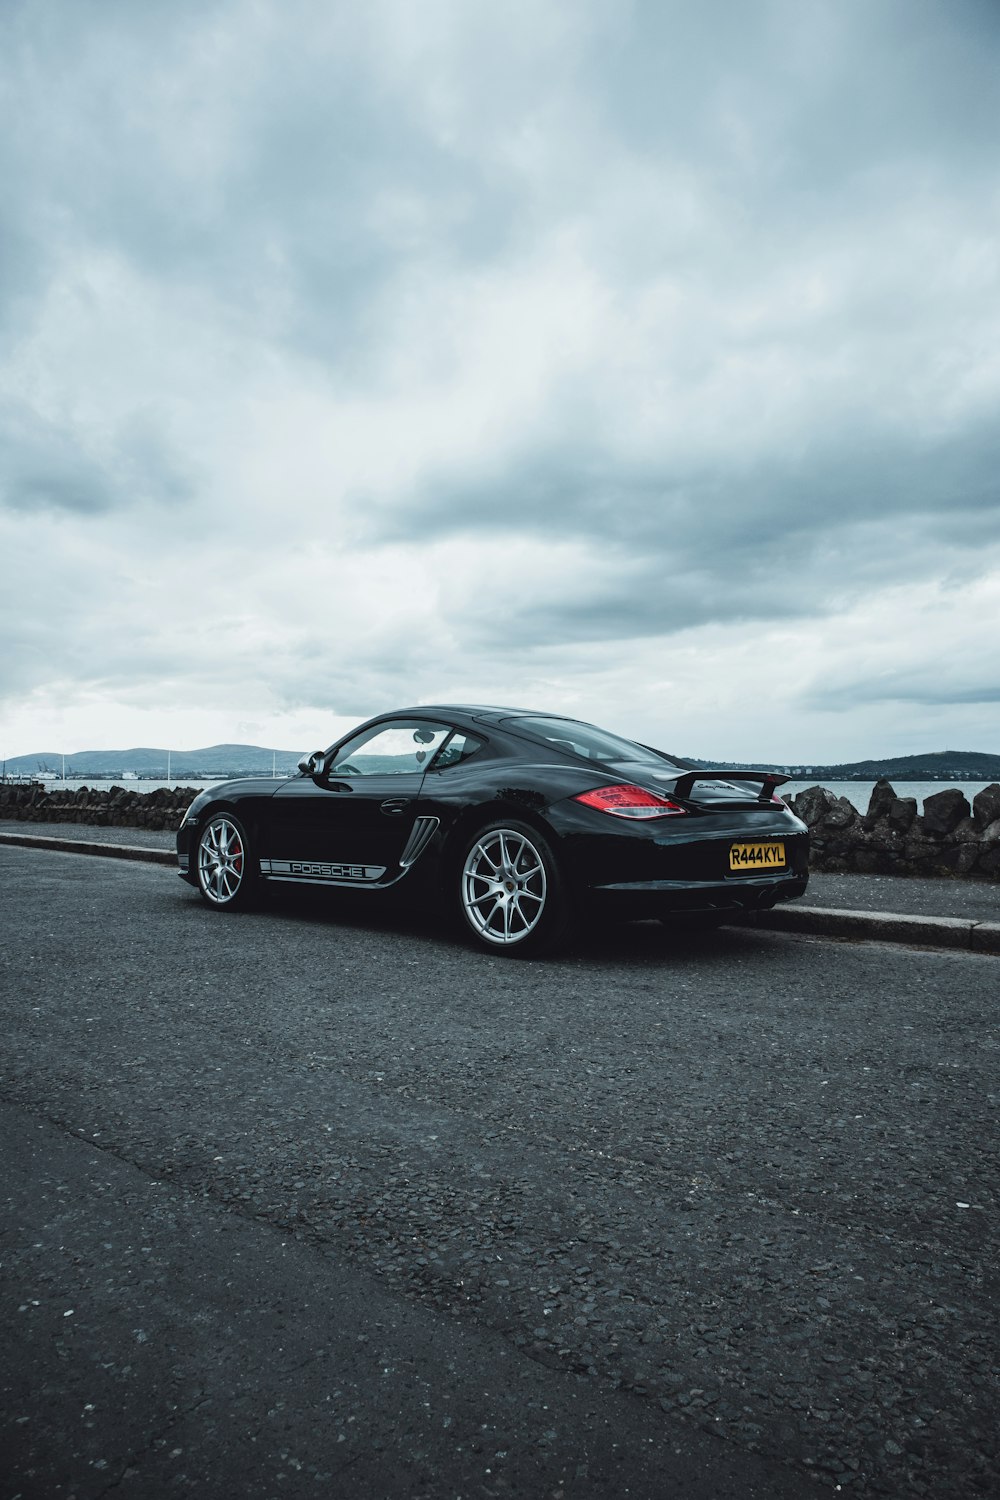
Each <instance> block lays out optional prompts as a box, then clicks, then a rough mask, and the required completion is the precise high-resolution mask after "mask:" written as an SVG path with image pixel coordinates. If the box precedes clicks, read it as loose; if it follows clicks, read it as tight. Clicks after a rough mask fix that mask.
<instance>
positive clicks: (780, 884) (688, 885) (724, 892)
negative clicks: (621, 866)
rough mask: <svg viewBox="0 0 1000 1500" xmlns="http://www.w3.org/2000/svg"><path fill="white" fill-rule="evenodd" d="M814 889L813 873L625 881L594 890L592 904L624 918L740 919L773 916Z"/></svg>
mask: <svg viewBox="0 0 1000 1500" xmlns="http://www.w3.org/2000/svg"><path fill="white" fill-rule="evenodd" d="M808 884H809V876H808V873H805V872H799V871H794V870H791V871H789V872H788V873H787V874H784V875H781V876H775V875H767V876H752V875H747V876H743V877H741V878H740V879H739V880H727V881H725V882H708V881H701V880H697V881H685V880H643V881H622V882H619V883H616V884H614V885H594V886H591V887H590V889H589V891H588V892H587V897H586V902H587V905H588V906H589V907H591V908H592V909H594V910H598V911H601V912H604V913H606V914H607V915H608V916H612V917H619V918H622V919H625V918H628V917H632V918H641V917H665V916H670V915H671V914H672V913H683V912H692V913H694V912H702V913H716V914H720V915H721V914H728V915H731V916H734V917H735V916H744V915H746V914H747V913H749V912H754V911H767V910H769V909H770V908H771V907H772V906H776V905H777V904H778V902H780V901H795V900H797V898H798V897H799V896H804V895H805V892H806V887H807V886H808Z"/></svg>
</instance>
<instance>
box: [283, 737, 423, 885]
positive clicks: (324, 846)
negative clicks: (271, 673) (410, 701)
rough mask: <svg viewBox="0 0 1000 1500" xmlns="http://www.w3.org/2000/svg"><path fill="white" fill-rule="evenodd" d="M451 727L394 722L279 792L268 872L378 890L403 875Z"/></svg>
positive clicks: (342, 748)
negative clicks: (429, 772) (429, 777)
mask: <svg viewBox="0 0 1000 1500" xmlns="http://www.w3.org/2000/svg"><path fill="white" fill-rule="evenodd" d="M450 732H451V726H450V725H446V724H441V723H440V722H437V721H434V720H429V719H426V720H425V719H416V718H407V719H390V720H384V721H383V722H382V723H380V724H376V725H373V726H370V727H369V728H368V729H366V730H362V731H360V732H359V733H358V734H356V735H353V736H352V737H351V738H350V739H349V740H346V741H344V742H343V743H342V744H340V745H338V746H335V747H334V749H333V750H332V751H331V752H330V754H329V755H328V756H327V758H326V762H325V764H324V769H323V772H322V774H321V775H318V776H315V777H310V776H303V777H300V778H299V777H297V778H296V779H295V780H294V781H289V782H287V783H286V784H285V785H284V786H283V787H281V788H279V790H278V791H277V792H276V793H275V795H274V797H273V799H272V803H271V817H272V822H271V829H270V836H269V837H268V839H267V841H266V842H267V847H266V848H265V849H263V850H262V856H263V858H262V868H263V872H264V874H266V875H270V876H272V877H274V878H277V879H298V880H313V881H323V882H326V881H329V882H333V883H337V884H342V883H347V884H352V885H353V884H359V885H365V884H367V885H373V884H377V883H379V882H382V881H385V880H391V879H392V877H393V876H394V875H395V874H396V873H398V869H399V862H400V857H401V855H402V853H403V850H404V848H405V846H406V842H407V840H408V838H409V836H410V834H411V832H412V830H413V824H414V820H415V818H416V815H417V805H418V800H419V796H420V788H421V785H422V783H423V779H424V775H425V771H426V767H427V766H428V765H429V763H430V760H431V757H432V756H433V755H434V753H435V751H436V750H437V749H438V748H439V746H440V745H441V744H442V743H443V742H444V740H445V739H446V738H447V736H448V735H449V733H450Z"/></svg>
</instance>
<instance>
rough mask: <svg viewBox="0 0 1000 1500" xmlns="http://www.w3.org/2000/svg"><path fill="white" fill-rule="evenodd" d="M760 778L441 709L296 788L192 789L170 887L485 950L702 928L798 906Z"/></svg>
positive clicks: (215, 904)
mask: <svg viewBox="0 0 1000 1500" xmlns="http://www.w3.org/2000/svg"><path fill="white" fill-rule="evenodd" d="M787 779H788V778H787V777H784V776H781V775H778V774H776V773H772V772H760V771H735V770H733V769H731V768H722V769H718V768H716V769H712V768H706V767H699V766H695V765H692V764H690V763H688V762H685V761H682V760H680V759H678V758H677V757H674V756H670V755H667V754H665V753H663V752H662V751H659V750H655V749H651V748H649V747H648V746H645V745H641V744H638V743H634V742H632V741H630V740H627V739H622V738H620V737H619V736H617V735H615V734H609V733H608V732H606V731H605V730H602V729H598V728H596V727H594V726H593V725H591V724H585V723H581V722H578V721H577V720H575V719H570V718H565V717H562V716H560V715H556V714H546V713H534V712H528V711H526V710H517V709H512V708H488V707H476V706H455V705H437V706H423V707H418V708H407V709H403V710H401V711H399V712H396V713H390V714H383V715H380V716H379V717H378V718H375V719H371V720H369V721H368V722H367V723H366V724H363V725H362V726H361V727H360V728H358V729H356V730H354V731H353V732H352V733H351V734H349V735H347V736H346V737H345V738H343V739H340V740H338V741H337V743H336V744H334V745H332V746H330V747H329V748H327V749H324V750H317V751H315V752H314V753H313V754H311V755H308V756H305V757H303V759H302V760H301V761H300V762H299V771H298V774H297V775H296V776H293V777H291V778H282V779H273V780H272V779H261V778H254V779H249V780H242V781H230V782H226V783H224V784H222V785H219V786H213V787H211V788H209V789H207V790H205V791H203V792H201V793H200V794H199V795H198V796H197V797H196V798H195V799H194V801H193V802H192V803H191V805H190V807H189V808H188V810H187V812H186V814H185V816H184V820H183V822H182V824H181V826H180V829H179V830H178V834H177V854H178V861H179V865H180V874H181V876H182V878H183V879H185V880H187V881H188V882H189V883H190V884H191V885H193V886H195V887H196V888H197V889H198V891H199V892H200V894H201V896H202V899H203V900H204V901H205V903H206V904H207V905H208V906H209V907H211V908H213V909H215V910H218V911H227V910H233V909H235V908H239V907H243V906H246V905H248V904H249V903H250V902H251V901H252V900H253V899H254V898H255V897H256V896H258V895H259V894H260V892H261V890H262V888H264V887H266V886H269V885H271V884H273V883H288V882H292V883H298V884H302V885H308V886H328V887H331V888H340V889H345V888H347V889H351V890H354V891H361V892H365V893H367V894H368V895H369V897H370V898H371V899H372V900H378V898H379V896H383V897H385V896H386V895H387V894H388V893H389V892H393V891H395V892H397V893H398V894H400V895H401V896H404V897H405V898H406V899H407V900H409V899H411V898H412V900H413V901H414V902H416V901H417V900H418V899H419V900H420V901H421V902H426V900H427V899H428V898H430V899H431V900H434V901H438V902H443V903H444V904H445V906H446V907H448V908H450V909H451V910H452V911H454V912H455V914H456V915H457V916H458V918H459V919H460V921H461V923H462V924H463V925H464V928H465V930H466V932H467V933H468V934H469V936H470V937H471V938H472V940H473V941H474V942H475V943H477V944H479V945H480V946H481V947H482V948H484V949H486V950H488V951H490V952H494V953H502V954H518V955H520V954H526V955H527V954H537V953H540V952H542V951H544V950H548V949H552V948H554V947H556V946H558V945H560V944H561V943H562V942H564V941H565V940H566V939H567V938H568V937H569V936H570V934H571V933H572V932H573V930H574V928H575V926H576V925H577V923H578V922H580V920H581V919H584V920H611V919H619V918H620V919H637V918H659V919H661V920H663V921H666V922H668V923H677V922H682V923H684V924H685V925H687V926H690V927H698V926H711V925H714V924H718V923H720V922H724V921H726V920H730V919H733V918H738V917H740V916H741V915H744V914H746V913H749V912H753V911H759V910H761V909H764V908H767V907H770V906H773V905H774V904H775V903H776V902H778V901H788V900H791V899H792V898H794V897H797V896H801V895H802V894H803V892H804V891H805V889H806V882H807V879H808V832H807V830H806V827H805V824H803V823H802V822H800V821H799V819H798V818H796V817H795V816H794V814H793V813H792V812H791V811H790V809H789V808H788V807H787V806H786V805H785V804H784V803H783V802H782V801H781V799H780V797H779V796H778V794H777V788H778V787H779V786H780V785H782V783H783V782H784V781H786V780H787Z"/></svg>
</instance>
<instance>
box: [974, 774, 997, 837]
mask: <svg viewBox="0 0 1000 1500" xmlns="http://www.w3.org/2000/svg"><path fill="white" fill-rule="evenodd" d="M972 816H973V817H974V818H975V820H976V823H977V824H978V825H979V827H980V828H988V827H989V825H990V824H991V823H995V822H996V821H997V819H1000V786H997V784H996V782H995V781H994V782H993V783H992V785H991V786H984V787H983V789H982V791H981V792H977V793H976V795H975V796H974V797H973V799H972Z"/></svg>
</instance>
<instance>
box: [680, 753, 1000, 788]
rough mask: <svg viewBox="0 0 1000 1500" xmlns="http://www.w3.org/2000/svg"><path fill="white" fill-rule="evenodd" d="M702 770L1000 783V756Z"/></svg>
mask: <svg viewBox="0 0 1000 1500" xmlns="http://www.w3.org/2000/svg"><path fill="white" fill-rule="evenodd" d="M700 764H701V765H703V766H715V767H718V769H719V770H720V771H721V770H731V771H735V770H737V769H741V770H745V771H751V770H753V771H784V772H785V773H786V774H787V775H790V776H792V777H794V779H795V780H796V781H801V780H802V779H803V778H804V777H810V778H813V779H815V780H816V781H818V782H820V781H824V780H825V781H878V780H879V779H880V778H881V777H883V776H886V777H888V779H889V780H890V781H949V782H955V781H1000V755H989V754H987V753H986V752H984V751H978V750H937V751H934V752H933V753H930V754H927V755H887V756H886V757H885V759H884V760H876V759H873V760H852V761H843V762H841V763H839V764H836V765H826V766H821V765H816V764H812V765H805V764H802V763H799V764H797V765H780V766H779V765H773V764H772V765H763V764H758V763H754V764H753V765H750V764H749V762H747V761H724V760H711V761H710V760H702V761H701V762H700Z"/></svg>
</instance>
